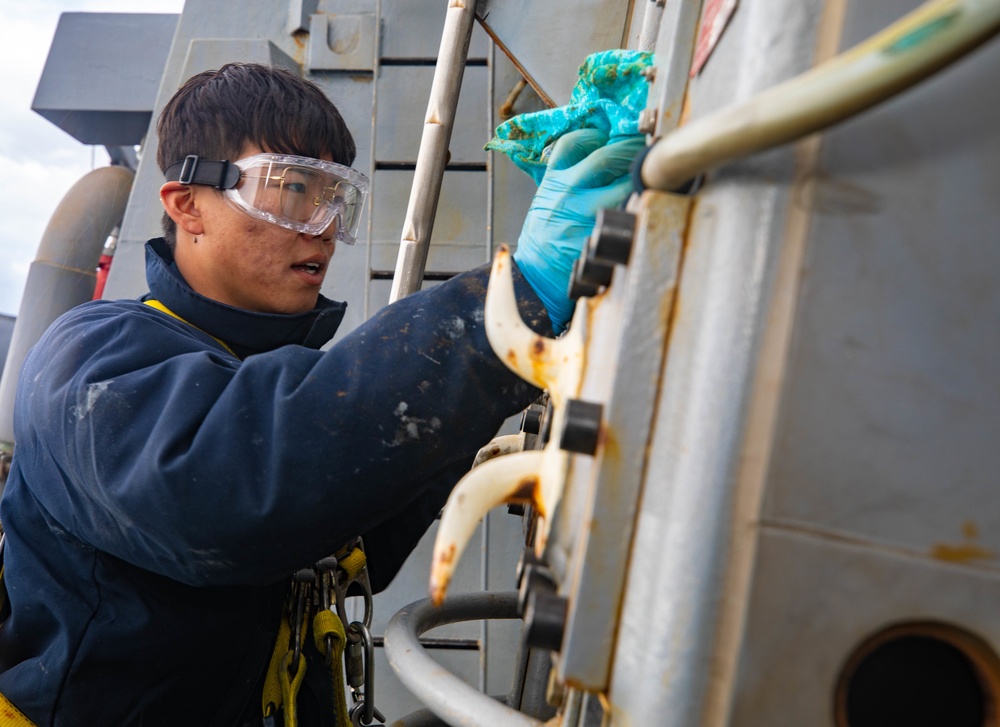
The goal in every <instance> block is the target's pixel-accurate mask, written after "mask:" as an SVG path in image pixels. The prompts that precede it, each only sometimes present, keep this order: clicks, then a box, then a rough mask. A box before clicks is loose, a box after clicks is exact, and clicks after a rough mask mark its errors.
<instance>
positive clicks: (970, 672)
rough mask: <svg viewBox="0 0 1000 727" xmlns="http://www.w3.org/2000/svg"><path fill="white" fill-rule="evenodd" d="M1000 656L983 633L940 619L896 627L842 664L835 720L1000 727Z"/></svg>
mask: <svg viewBox="0 0 1000 727" xmlns="http://www.w3.org/2000/svg"><path fill="white" fill-rule="evenodd" d="M998 695H1000V660H998V659H997V656H996V654H994V652H993V650H992V649H990V647H989V646H988V645H987V644H986V643H985V642H984V641H983V640H982V639H980V638H978V637H976V636H974V635H972V634H970V633H969V632H967V631H963V630H961V629H958V628H955V627H953V626H949V625H946V624H940V623H926V622H923V623H910V624H901V625H897V626H893V627H891V628H888V629H886V630H885V631H882V632H880V633H878V634H876V635H875V636H873V637H872V638H870V639H868V640H867V641H865V642H864V643H863V644H861V646H859V647H858V648H857V649H856V650H855V651H854V653H853V654H852V655H851V656H850V658H849V659H848V660H847V662H846V664H845V665H844V668H843V670H842V671H841V675H840V680H839V683H838V685H837V691H836V697H835V712H836V724H837V727H1000V723H998V721H997V702H998Z"/></svg>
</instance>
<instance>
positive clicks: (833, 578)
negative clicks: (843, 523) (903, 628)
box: [729, 529, 1000, 727]
mask: <svg viewBox="0 0 1000 727" xmlns="http://www.w3.org/2000/svg"><path fill="white" fill-rule="evenodd" d="M871 545H872V544H871V543H859V542H856V543H851V542H845V541H843V540H836V539H830V538H824V537H816V536H815V535H812V534H809V533H801V532H800V533H795V532H790V531H787V530H785V531H781V530H770V529H768V531H766V532H765V533H764V534H763V535H762V537H761V540H760V545H759V551H758V566H757V569H756V573H755V576H754V587H753V592H752V594H751V598H750V602H749V608H750V613H751V616H750V618H749V620H748V622H747V625H746V632H745V644H746V646H745V648H744V651H743V654H742V655H741V659H740V661H741V664H740V666H741V668H740V670H739V679H738V682H737V683H736V685H735V699H734V704H733V713H732V718H731V720H730V721H729V724H730V725H732V727H756V726H757V725H768V727H801V726H802V725H811V726H812V727H833V725H834V690H835V688H836V685H837V681H838V679H839V677H840V675H841V672H842V670H843V668H844V666H845V665H846V662H847V660H848V657H850V655H851V653H852V651H853V650H854V649H855V648H856V647H857V646H859V645H860V644H861V643H862V642H863V641H864V640H866V639H867V638H869V637H871V636H873V635H875V634H876V633H878V632H880V631H882V630H883V629H885V628H886V627H888V626H890V625H893V624H898V623H899V622H901V621H902V620H904V619H905V620H911V621H934V622H942V623H947V624H955V625H960V626H961V627H962V628H963V629H964V630H967V631H969V632H971V633H973V634H976V635H977V636H979V637H980V638H981V639H983V640H984V641H986V643H987V644H988V645H990V646H991V647H992V649H993V650H994V651H997V650H998V649H1000V623H998V621H997V618H996V612H995V610H994V609H992V608H990V607H984V606H985V605H986V604H994V603H996V602H997V599H998V598H1000V578H998V576H997V574H996V573H988V572H984V571H981V570H979V571H976V570H971V569H968V568H965V567H962V566H957V565H948V564H943V563H940V562H935V561H933V560H931V559H929V558H925V557H910V556H907V555H905V554H900V553H898V552H893V551H892V550H890V549H882V548H877V547H875V548H873V547H871ZM947 723H948V722H947V720H946V719H944V720H943V721H942V722H941V724H947Z"/></svg>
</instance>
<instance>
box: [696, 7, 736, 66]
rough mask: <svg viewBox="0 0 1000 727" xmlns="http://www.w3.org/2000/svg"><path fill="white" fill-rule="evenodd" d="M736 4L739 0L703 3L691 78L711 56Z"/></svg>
mask: <svg viewBox="0 0 1000 727" xmlns="http://www.w3.org/2000/svg"><path fill="white" fill-rule="evenodd" d="M738 2H739V0H707V2H706V3H705V6H704V7H703V8H702V11H701V24H700V26H699V29H698V45H697V46H695V49H694V60H693V61H692V63H691V78H694V77H695V76H697V75H698V73H699V72H700V71H701V69H702V67H703V66H704V65H705V63H706V61H708V57H709V56H710V55H712V51H713V50H715V45H716V44H717V43H718V42H719V38H721V37H722V31H724V30H725V29H726V23H728V22H729V18H731V17H732V15H733V11H734V10H736V4H737V3H738Z"/></svg>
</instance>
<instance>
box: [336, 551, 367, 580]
mask: <svg viewBox="0 0 1000 727" xmlns="http://www.w3.org/2000/svg"><path fill="white" fill-rule="evenodd" d="M366 562H367V560H366V558H365V551H363V550H362V549H361V548H355V549H354V550H352V551H351V552H350V554H349V555H347V556H346V557H344V558H341V559H339V560H338V561H337V565H339V566H340V567H341V568H343V569H344V571H345V572H346V573H347V576H348V580H351V581H353V580H354V579H355V578H357V577H358V573H360V572H361V569H362V568H364V567H365V564H366Z"/></svg>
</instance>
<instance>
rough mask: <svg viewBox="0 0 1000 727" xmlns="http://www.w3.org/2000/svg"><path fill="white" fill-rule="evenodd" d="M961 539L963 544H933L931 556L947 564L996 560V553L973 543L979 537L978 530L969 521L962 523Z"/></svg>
mask: <svg viewBox="0 0 1000 727" xmlns="http://www.w3.org/2000/svg"><path fill="white" fill-rule="evenodd" d="M962 537H963V538H964V539H965V542H963V543H958V544H957V545H955V544H951V543H935V544H934V545H932V546H931V556H932V557H933V558H936V559H937V560H943V561H946V562H948V563H970V562H972V561H976V560H996V557H997V554H996V552H994V551H992V550H990V549H989V548H984V547H983V546H981V545H980V544H979V543H977V542H975V541H976V538H977V537H979V528H978V527H977V526H976V524H975V523H974V522H972V521H971V520H966V521H965V522H964V523H962Z"/></svg>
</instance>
